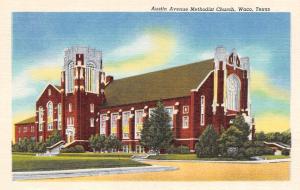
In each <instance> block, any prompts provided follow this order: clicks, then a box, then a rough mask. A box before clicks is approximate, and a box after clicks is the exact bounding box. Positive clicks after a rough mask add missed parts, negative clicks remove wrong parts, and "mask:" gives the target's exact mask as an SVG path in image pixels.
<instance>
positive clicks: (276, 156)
mask: <svg viewBox="0 0 300 190" xmlns="http://www.w3.org/2000/svg"><path fill="white" fill-rule="evenodd" d="M261 157H262V158H264V159H266V160H274V159H287V158H290V156H286V155H263V156H261Z"/></svg>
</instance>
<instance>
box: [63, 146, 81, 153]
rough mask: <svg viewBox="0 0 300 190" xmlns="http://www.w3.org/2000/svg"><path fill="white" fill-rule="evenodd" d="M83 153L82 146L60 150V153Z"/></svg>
mask: <svg viewBox="0 0 300 190" xmlns="http://www.w3.org/2000/svg"><path fill="white" fill-rule="evenodd" d="M82 152H85V150H84V147H83V146H82V145H76V146H74V147H70V148H64V149H62V150H61V153H82Z"/></svg>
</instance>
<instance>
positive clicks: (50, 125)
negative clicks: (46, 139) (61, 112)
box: [47, 123, 53, 131]
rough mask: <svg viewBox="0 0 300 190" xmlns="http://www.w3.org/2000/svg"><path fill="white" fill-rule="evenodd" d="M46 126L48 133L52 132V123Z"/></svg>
mask: <svg viewBox="0 0 300 190" xmlns="http://www.w3.org/2000/svg"><path fill="white" fill-rule="evenodd" d="M47 126H48V127H47V130H48V131H52V130H53V123H48V124H47Z"/></svg>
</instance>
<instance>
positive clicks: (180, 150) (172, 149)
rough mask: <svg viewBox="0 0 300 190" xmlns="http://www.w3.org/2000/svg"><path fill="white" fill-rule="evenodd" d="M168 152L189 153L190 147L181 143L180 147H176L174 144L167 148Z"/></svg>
mask: <svg viewBox="0 0 300 190" xmlns="http://www.w3.org/2000/svg"><path fill="white" fill-rule="evenodd" d="M167 153H168V154H189V153H190V149H189V147H187V146H183V145H180V146H178V147H175V146H174V145H172V146H170V147H169V148H168V149H167Z"/></svg>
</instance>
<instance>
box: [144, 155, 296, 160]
mask: <svg viewBox="0 0 300 190" xmlns="http://www.w3.org/2000/svg"><path fill="white" fill-rule="evenodd" d="M260 157H262V158H264V159H267V160H273V159H285V158H290V157H289V156H285V155H263V156H260ZM148 159H153V160H207V161H234V160H237V159H233V158H221V157H216V158H198V157H197V155H196V154H160V155H158V156H149V157H148ZM242 160H249V159H242Z"/></svg>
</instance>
